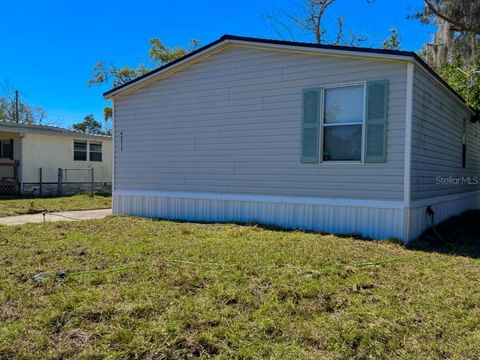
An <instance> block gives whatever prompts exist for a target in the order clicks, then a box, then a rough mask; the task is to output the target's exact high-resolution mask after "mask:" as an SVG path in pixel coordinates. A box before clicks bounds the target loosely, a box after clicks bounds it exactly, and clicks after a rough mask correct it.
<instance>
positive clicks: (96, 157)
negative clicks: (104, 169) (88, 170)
mask: <svg viewBox="0 0 480 360" xmlns="http://www.w3.org/2000/svg"><path fill="white" fill-rule="evenodd" d="M90 161H102V143H90Z"/></svg>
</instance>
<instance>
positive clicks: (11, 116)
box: [0, 80, 47, 123]
mask: <svg viewBox="0 0 480 360" xmlns="http://www.w3.org/2000/svg"><path fill="white" fill-rule="evenodd" d="M15 93H16V88H15V87H14V86H13V84H12V83H11V82H10V81H8V80H4V81H2V82H0V121H10V122H21V123H41V122H42V121H43V120H45V119H46V118H47V112H46V111H45V110H44V109H42V108H41V107H38V106H33V105H31V104H28V103H27V102H26V101H25V99H24V98H23V97H22V96H21V94H22V92H20V95H19V98H18V108H17V99H16V94H15ZM17 115H18V118H17Z"/></svg>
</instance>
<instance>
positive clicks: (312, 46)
mask: <svg viewBox="0 0 480 360" xmlns="http://www.w3.org/2000/svg"><path fill="white" fill-rule="evenodd" d="M225 40H236V41H245V42H252V43H260V44H270V45H283V46H296V47H304V48H310V49H324V50H335V51H345V52H356V53H367V54H378V55H392V56H405V57H410V58H413V59H414V60H415V61H417V62H418V63H419V64H420V65H421V66H422V68H424V69H425V70H426V71H427V72H428V73H429V74H430V75H432V76H433V77H434V78H436V79H437V80H438V81H439V82H440V83H441V84H442V85H444V86H445V87H446V88H447V89H448V90H449V91H450V92H451V93H452V94H453V95H454V96H455V97H457V98H458V99H459V100H460V101H461V102H462V103H463V104H465V106H466V107H468V108H469V109H470V110H471V111H473V112H474V113H477V111H476V110H475V109H474V108H472V107H470V106H468V105H467V103H466V101H465V99H464V98H463V97H462V96H461V95H460V94H459V93H458V92H456V91H455V90H454V89H453V88H452V87H451V86H450V85H449V84H448V83H447V82H446V81H445V80H443V79H442V78H441V77H440V75H438V74H437V73H436V72H435V71H434V70H433V69H432V68H431V67H430V66H428V65H427V63H425V62H424V61H423V60H422V58H421V57H420V56H418V55H417V54H416V53H415V52H413V51H403V50H388V49H374V48H365V47H353V46H342V45H324V44H314V43H305V42H295V41H285V40H272V39H262V38H255V37H246V36H237V35H229V34H226V35H223V36H222V37H221V38H219V39H217V40H215V41H213V42H211V43H209V44H207V45H205V46H202V47H201V48H198V49H197V50H194V51H192V52H190V53H188V54H186V55H185V56H183V57H181V58H179V59H177V60H174V61H172V62H169V63H168V64H165V65H162V66H160V67H158V68H156V69H154V70H152V71H150V72H148V73H146V74H144V75H142V76H139V77H137V78H135V79H133V80H131V81H129V82H126V83H125V84H122V85H119V86H117V87H114V88H113V89H111V90H108V91H106V92H104V93H103V96H104V97H108V96H109V95H110V94H112V93H114V92H117V91H118V90H121V89H123V88H125V87H127V86H130V85H132V84H134V83H136V82H138V81H140V80H142V79H145V78H147V77H150V76H152V75H154V74H155V73H158V72H160V71H163V70H165V69H167V68H169V67H171V66H173V65H175V64H177V63H179V62H181V61H184V60H187V59H188V58H190V57H192V56H195V55H197V54H199V53H201V52H203V51H205V50H207V49H209V48H211V47H213V46H215V45H218V44H220V43H221V42H223V41H225Z"/></svg>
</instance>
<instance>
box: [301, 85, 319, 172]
mask: <svg viewBox="0 0 480 360" xmlns="http://www.w3.org/2000/svg"><path fill="white" fill-rule="evenodd" d="M302 113H303V116H302V162H303V163H318V152H319V151H318V146H319V145H318V142H319V137H320V89H308V90H303V98H302Z"/></svg>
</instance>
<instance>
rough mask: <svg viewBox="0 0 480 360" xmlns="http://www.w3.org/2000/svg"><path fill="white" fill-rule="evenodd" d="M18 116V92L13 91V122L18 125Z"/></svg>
mask: <svg viewBox="0 0 480 360" xmlns="http://www.w3.org/2000/svg"><path fill="white" fill-rule="evenodd" d="M19 119H20V115H19V113H18V90H15V122H16V123H18V121H19Z"/></svg>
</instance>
